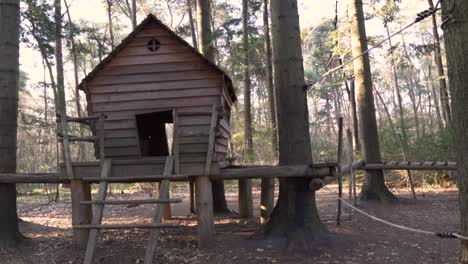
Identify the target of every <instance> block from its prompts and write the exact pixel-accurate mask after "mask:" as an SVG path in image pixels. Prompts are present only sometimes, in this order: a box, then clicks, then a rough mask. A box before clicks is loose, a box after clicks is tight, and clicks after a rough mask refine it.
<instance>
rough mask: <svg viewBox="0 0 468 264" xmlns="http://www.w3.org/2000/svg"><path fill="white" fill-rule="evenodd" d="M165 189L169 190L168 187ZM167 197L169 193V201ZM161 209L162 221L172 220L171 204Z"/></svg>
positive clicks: (159, 185) (159, 186)
mask: <svg viewBox="0 0 468 264" xmlns="http://www.w3.org/2000/svg"><path fill="white" fill-rule="evenodd" d="M171 158H172V157H171ZM171 164H172V162H171ZM163 181H164V180H163ZM163 181H161V182H160V183H159V184H158V193H159V195H161V185H162V184H163ZM167 188H169V186H168V187H167ZM169 196H170V191H169V194H168V199H169ZM163 207H164V209H163V219H164V220H169V219H171V218H172V211H171V204H170V203H168V204H165V205H163Z"/></svg>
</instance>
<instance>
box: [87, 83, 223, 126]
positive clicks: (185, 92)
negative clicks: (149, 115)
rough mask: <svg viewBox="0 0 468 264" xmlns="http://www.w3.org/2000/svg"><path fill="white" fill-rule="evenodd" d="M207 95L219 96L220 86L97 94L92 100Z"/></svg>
mask: <svg viewBox="0 0 468 264" xmlns="http://www.w3.org/2000/svg"><path fill="white" fill-rule="evenodd" d="M205 96H219V90H218V88H216V87H206V88H188V89H187V88H182V89H173V90H165V91H159V92H157V93H155V92H128V93H127V92H125V93H106V94H95V95H94V96H93V97H92V98H91V102H92V103H109V102H128V101H146V100H163V99H178V98H181V99H183V98H187V97H192V98H197V97H205ZM184 121H185V120H184ZM208 121H209V120H208ZM185 123H186V121H185ZM207 123H208V122H203V123H201V124H207ZM208 124H209V123H208ZM184 125H186V124H184Z"/></svg>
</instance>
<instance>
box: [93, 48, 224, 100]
mask: <svg viewBox="0 0 468 264" xmlns="http://www.w3.org/2000/svg"><path fill="white" fill-rule="evenodd" d="M145 57H146V58H148V57H147V56H145ZM130 58H132V57H127V58H126V59H130ZM149 58H151V57H149ZM218 78H219V76H218V75H217V74H215V73H214V72H212V71H209V70H208V71H204V70H188V71H177V72H162V73H138V74H121V75H114V76H98V77H96V78H94V79H93V81H92V82H91V85H93V86H98V85H113V84H129V85H132V84H134V83H157V82H169V81H182V80H203V79H218ZM220 93H221V92H220V91H219V93H218V94H220Z"/></svg>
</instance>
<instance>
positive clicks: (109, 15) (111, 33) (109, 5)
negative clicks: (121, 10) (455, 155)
mask: <svg viewBox="0 0 468 264" xmlns="http://www.w3.org/2000/svg"><path fill="white" fill-rule="evenodd" d="M106 2H107V23H108V25H109V37H110V44H111V48H112V49H114V47H115V43H114V23H113V20H112V5H113V4H114V2H113V0H106ZM132 23H133V19H132Z"/></svg>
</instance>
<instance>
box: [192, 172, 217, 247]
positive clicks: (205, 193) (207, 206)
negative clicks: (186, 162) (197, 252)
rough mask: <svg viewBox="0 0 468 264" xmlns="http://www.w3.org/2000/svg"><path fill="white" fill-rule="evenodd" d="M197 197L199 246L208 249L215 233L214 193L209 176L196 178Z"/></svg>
mask: <svg viewBox="0 0 468 264" xmlns="http://www.w3.org/2000/svg"><path fill="white" fill-rule="evenodd" d="M195 197H196V204H197V205H196V206H197V221H198V248H199V249H207V248H208V247H209V246H210V245H211V243H212V240H213V235H214V233H215V229H214V221H213V195H212V191H211V182H210V178H209V177H208V176H198V177H196V179H195Z"/></svg>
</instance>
